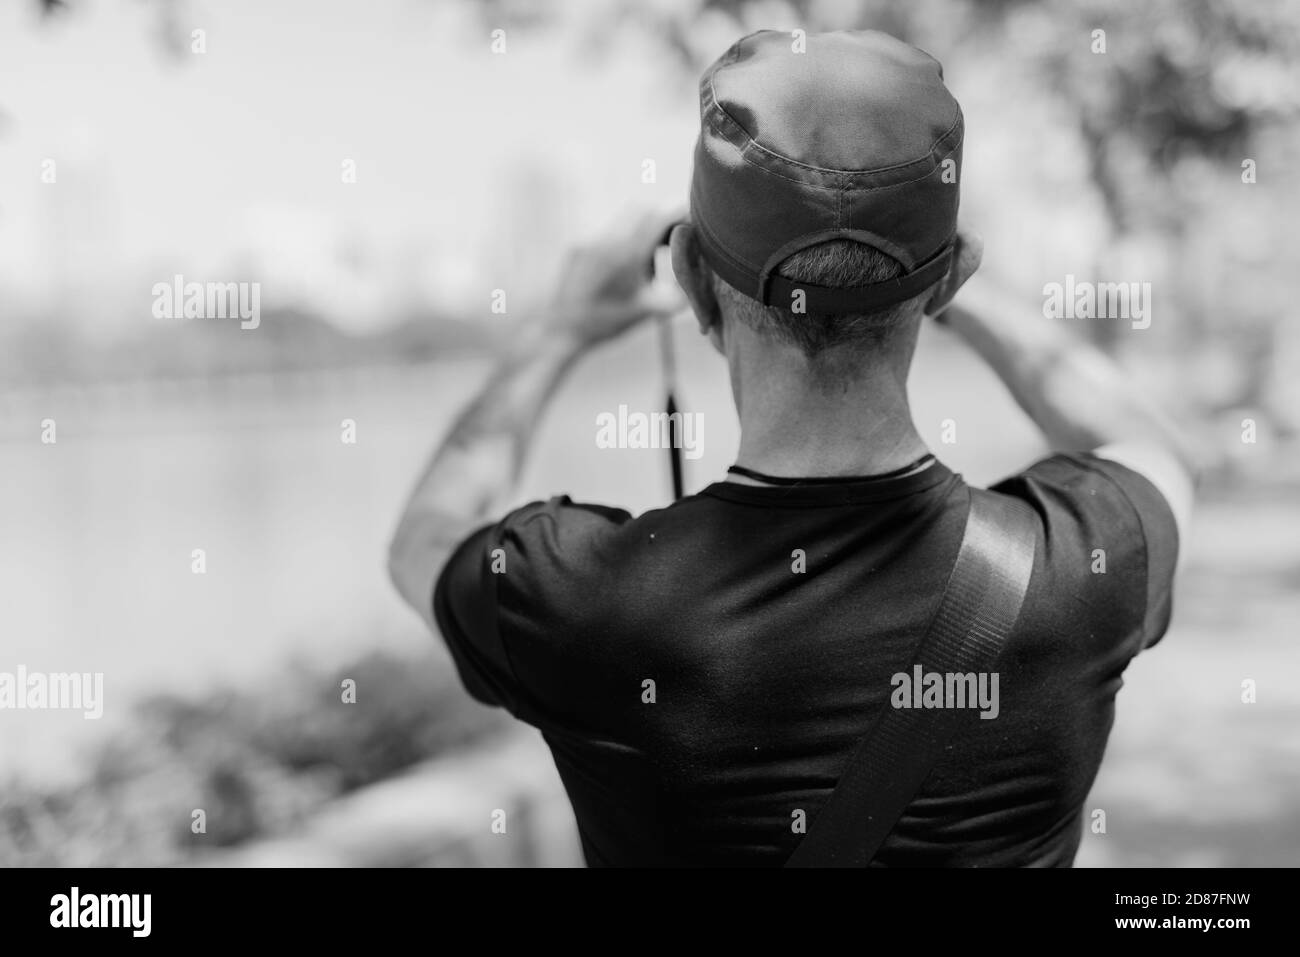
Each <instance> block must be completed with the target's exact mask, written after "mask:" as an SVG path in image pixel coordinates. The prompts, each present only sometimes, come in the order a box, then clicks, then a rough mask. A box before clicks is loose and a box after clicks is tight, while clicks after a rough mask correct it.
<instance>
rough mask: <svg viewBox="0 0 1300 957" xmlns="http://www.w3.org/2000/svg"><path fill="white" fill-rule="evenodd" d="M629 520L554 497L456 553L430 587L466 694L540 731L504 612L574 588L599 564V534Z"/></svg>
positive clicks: (479, 534)
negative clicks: (579, 577)
mask: <svg viewBox="0 0 1300 957" xmlns="http://www.w3.org/2000/svg"><path fill="white" fill-rule="evenodd" d="M630 518H631V516H630V515H629V513H627V512H626V511H623V510H622V509H614V508H606V507H603V506H599V505H586V504H579V503H575V502H573V501H572V500H571V499H570V498H569V497H568V496H567V495H563V496H557V497H555V498H552V499H550V500H548V501H544V502H543V501H538V502H532V503H530V504H528V505H525V506H523V507H522V508H518V509H516V510H514V511H513V512H510V513H509V514H508V515H506V516H505V518H503V519H502V520H501V521H499V522H497V523H495V524H493V525H487V526H484V527H483V528H480V529H478V530H477V531H475V532H474V533H472V534H471V535H470V536H469V537H468V538H466V539H465V540H464V541H463V542H462V543H461V544H460V545H459V546H458V547H457V548H456V550H455V551H454V552H453V553H452V555H451V557H450V558H449V559H448V561H447V564H446V565H445V566H444V567H443V570H442V572H441V574H440V575H439V576H438V581H437V584H436V585H435V586H434V593H433V613H434V619H435V621H436V622H437V624H438V628H439V631H440V632H441V633H442V637H443V640H444V641H445V642H446V643H447V647H448V649H449V650H450V652H451V656H452V659H453V661H454V662H455V665H456V669H457V671H458V672H459V674H460V678H461V682H462V683H463V684H464V685H465V689H466V690H467V691H468V692H469V693H470V694H471V695H473V696H474V697H475V698H476V699H478V700H479V701H481V702H483V703H484V704H489V705H496V706H499V707H502V708H505V709H506V710H507V711H509V712H510V713H511V714H513V715H515V716H516V717H518V718H520V719H522V720H524V721H527V722H529V723H530V724H534V725H537V726H542V725H543V720H544V715H543V714H542V709H541V707H540V706H539V704H538V703H537V702H536V701H535V700H533V699H532V697H531V695H530V693H529V690H528V688H527V687H526V686H524V685H522V684H521V682H520V680H519V676H518V675H517V674H516V672H515V662H514V661H513V660H512V658H511V650H510V642H509V640H508V637H507V635H506V634H505V633H506V632H507V631H508V629H507V628H505V627H503V623H502V617H503V610H504V609H505V608H506V606H507V605H508V606H509V614H510V615H512V616H517V615H519V614H524V615H527V614H528V612H529V606H530V605H536V606H537V607H538V609H539V610H540V609H541V607H543V606H544V605H546V603H547V592H548V591H550V592H556V591H562V590H564V589H566V588H571V587H573V582H574V579H575V577H577V574H578V571H579V570H581V569H584V568H587V567H589V566H590V564H591V563H592V561H593V560H598V556H596V555H595V554H594V553H595V552H596V551H597V550H598V548H599V541H600V538H601V536H602V534H604V533H607V532H608V531H610V530H612V529H616V528H617V527H618V526H620V525H621V524H622V523H624V522H626V521H627V520H629V519H630Z"/></svg>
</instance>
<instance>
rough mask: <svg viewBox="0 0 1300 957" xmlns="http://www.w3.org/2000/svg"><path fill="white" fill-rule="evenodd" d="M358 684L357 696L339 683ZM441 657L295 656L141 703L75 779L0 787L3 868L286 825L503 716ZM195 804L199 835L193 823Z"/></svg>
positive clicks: (144, 859) (143, 859)
mask: <svg viewBox="0 0 1300 957" xmlns="http://www.w3.org/2000/svg"><path fill="white" fill-rule="evenodd" d="M344 678H351V679H354V680H355V681H356V688H357V696H356V703H355V704H345V703H343V702H342V700H341V698H342V692H341V690H340V688H341V682H342V681H343V679H344ZM507 722H508V719H507V718H506V716H505V715H504V713H502V712H499V711H495V710H493V709H488V708H484V707H482V706H481V705H478V704H476V703H475V702H473V701H472V699H470V698H469V697H468V696H467V695H465V693H464V692H463V690H462V689H461V688H460V686H459V683H458V681H457V679H456V677H455V675H454V673H453V672H452V671H451V669H449V668H447V667H446V663H445V661H444V660H443V659H441V658H438V657H437V656H435V655H434V654H433V653H432V652H430V653H428V654H424V655H420V656H417V657H414V658H409V657H399V656H394V655H391V654H380V653H372V654H370V655H368V656H366V657H364V658H362V659H361V660H360V661H358V662H356V663H355V664H353V665H351V666H349V667H347V668H343V669H339V670H338V671H337V672H335V673H330V674H323V673H321V672H319V671H318V670H313V669H312V668H311V667H310V666H306V665H302V664H296V665H290V666H287V667H286V668H285V671H284V673H283V674H281V675H279V676H277V678H276V679H275V680H272V681H268V682H267V683H266V685H265V686H260V687H245V688H239V689H225V690H222V691H219V692H216V693H213V694H210V695H207V696H205V697H201V698H198V699H185V698H180V697H177V696H175V695H158V696H155V697H152V698H149V699H147V700H145V701H143V702H142V703H141V704H140V705H139V706H138V708H137V710H136V712H135V714H134V716H133V720H132V721H131V723H130V726H129V728H127V729H126V730H125V731H123V732H122V733H121V734H119V735H118V736H116V737H115V738H114V739H113V740H111V741H110V742H109V743H108V745H107V746H106V747H103V748H99V749H96V750H95V752H94V754H93V756H92V759H91V762H90V764H89V766H88V771H87V773H86V775H85V778H84V779H83V780H80V781H77V782H74V783H72V784H68V785H64V786H60V787H57V788H42V787H40V786H36V785H32V784H30V783H25V782H23V781H21V780H19V781H9V782H7V783H6V784H4V786H3V789H2V790H0V794H2V795H3V796H2V797H0V865H4V866H16V865H24V866H106V865H113V866H122V865H140V866H161V865H170V864H176V863H181V862H184V861H185V860H186V859H187V857H189V856H190V855H193V854H194V853H196V852H198V851H201V850H206V849H211V848H214V847H225V846H230V845H234V844H238V843H241V842H243V841H247V840H250V839H253V838H257V837H263V836H267V835H271V834H278V833H282V832H284V831H285V830H286V829H288V828H290V827H292V826H293V825H294V823H295V822H298V821H300V820H302V819H303V818H304V816H306V815H308V814H309V813H311V812H312V811H314V810H315V809H317V808H319V807H321V806H322V805H323V804H324V803H325V802H327V801H329V800H331V799H333V798H335V797H337V796H339V795H341V794H344V793H346V792H348V791H351V790H354V789H356V788H359V787H362V786H364V785H367V784H370V783H372V782H374V781H378V780H381V779H383V778H385V777H388V776H390V775H392V774H395V773H397V772H399V771H401V770H403V769H405V768H408V767H410V766H412V765H414V764H416V763H417V762H420V761H424V760H427V759H430V758H434V757H438V756H440V755H444V754H447V753H450V752H454V751H458V750H461V749H463V748H466V747H467V746H470V745H473V744H475V743H477V742H480V741H482V740H484V739H485V738H486V737H488V736H491V735H493V734H495V733H497V732H499V731H501V730H502V729H504V728H505V727H506V726H507ZM196 808H202V809H203V810H204V811H205V812H206V823H207V831H206V833H204V834H194V833H192V832H191V821H192V818H191V815H192V813H193V811H194V809H196Z"/></svg>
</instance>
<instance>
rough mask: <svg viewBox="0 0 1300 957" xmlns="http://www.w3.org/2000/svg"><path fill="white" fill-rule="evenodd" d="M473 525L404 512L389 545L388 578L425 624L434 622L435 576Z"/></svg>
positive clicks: (436, 514) (449, 517)
mask: <svg viewBox="0 0 1300 957" xmlns="http://www.w3.org/2000/svg"><path fill="white" fill-rule="evenodd" d="M472 525H473V523H470V522H466V521H463V520H461V519H458V518H457V517H456V516H453V515H447V514H445V513H440V512H407V513H406V514H405V515H403V516H402V518H401V521H399V522H398V523H397V528H396V529H394V531H393V537H392V539H391V540H390V541H389V543H388V577H389V580H390V581H392V583H393V587H394V588H396V589H397V593H398V594H399V595H401V596H402V598H403V599H404V600H405V601H406V603H407V604H408V605H410V606H411V607H412V608H414V609H415V610H416V611H417V612H418V613H419V615H420V617H421V618H423V619H424V620H425V621H427V622H432V620H433V611H432V604H433V588H434V585H435V584H436V583H437V580H438V575H439V573H440V572H441V571H442V568H443V566H444V565H445V564H446V563H447V559H448V558H449V557H450V555H451V553H452V552H453V551H454V550H455V548H456V546H457V545H458V544H459V543H460V542H461V541H462V540H463V539H464V537H465V535H466V534H468V532H469V531H470V530H471V529H472Z"/></svg>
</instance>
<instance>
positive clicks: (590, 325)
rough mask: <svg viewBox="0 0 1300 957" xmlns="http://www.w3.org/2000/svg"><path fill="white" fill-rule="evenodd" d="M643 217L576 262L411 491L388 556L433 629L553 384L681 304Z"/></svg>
mask: <svg viewBox="0 0 1300 957" xmlns="http://www.w3.org/2000/svg"><path fill="white" fill-rule="evenodd" d="M680 218H681V213H680V212H676V213H674V214H673V215H671V216H664V215H660V214H655V215H647V216H644V217H642V218H641V219H640V220H639V221H637V222H636V223H635V224H634V225H633V226H632V227H631V228H630V229H628V230H626V231H625V232H623V233H621V234H619V235H616V236H613V237H610V238H609V239H608V240H607V241H605V242H602V243H601V244H599V245H598V246H591V247H585V248H581V249H578V250H575V251H574V252H573V254H572V255H571V256H570V259H569V261H568V263H567V265H566V268H565V271H564V274H563V275H562V277H561V281H560V286H559V290H558V293H557V295H556V297H555V300H554V302H553V304H552V306H551V308H550V309H549V310H548V312H547V314H546V316H545V317H543V318H542V319H540V320H539V321H537V322H535V323H533V324H530V325H529V326H528V327H526V328H525V329H524V330H523V331H522V333H521V334H520V335H519V336H518V337H516V338H515V339H514V340H513V341H512V342H511V344H510V346H509V347H508V349H507V350H506V353H505V355H504V356H503V357H501V359H500V360H499V361H498V364H497V368H496V369H495V371H494V372H493V373H492V374H491V375H490V376H489V377H488V381H487V383H486V384H485V385H484V386H483V387H482V389H480V391H479V393H478V395H477V396H476V397H475V398H474V399H473V400H472V401H471V402H470V404H469V406H468V407H467V408H466V410H465V411H464V412H463V413H461V415H460V417H459V418H458V419H457V421H456V424H455V425H454V426H453V427H452V429H451V431H450V432H449V433H448V434H447V437H446V438H445V439H444V440H443V442H442V444H441V445H440V446H439V447H438V449H437V450H436V451H435V452H434V455H433V458H432V460H431V462H430V463H429V465H428V467H427V468H426V469H425V471H424V472H423V474H422V475H421V476H420V478H419V480H418V481H417V482H416V485H415V488H414V490H412V492H411V495H410V498H409V500H408V501H407V503H406V507H405V508H404V509H403V511H402V516H401V519H400V520H399V521H398V523H397V529H396V530H395V531H394V533H393V538H392V542H391V544H390V545H389V550H388V572H389V575H390V577H391V578H392V580H393V584H394V585H395V586H396V588H397V590H398V592H399V593H400V594H401V596H402V598H403V599H405V600H406V602H407V604H409V605H410V606H411V607H412V608H414V609H415V610H416V611H417V612H418V613H419V615H420V617H421V618H423V619H424V621H425V622H426V623H428V624H429V625H430V627H432V626H433V608H432V596H433V587H434V584H435V582H436V581H437V577H438V574H439V572H440V571H441V569H442V566H443V564H444V562H445V561H446V559H447V557H448V556H449V555H450V553H451V551H452V550H453V549H454V548H455V547H456V545H458V544H459V543H460V542H461V541H462V540H463V539H464V538H465V537H466V535H467V534H468V533H469V532H471V531H473V529H474V528H476V527H477V526H479V525H481V524H483V523H484V522H485V521H487V520H488V519H489V518H490V516H491V510H492V508H494V507H495V506H497V505H498V504H499V503H500V501H501V500H502V499H503V498H505V497H506V496H507V495H508V494H509V493H510V492H511V491H512V490H513V488H514V485H515V481H516V479H517V478H518V476H519V472H520V470H521V468H522V465H523V462H524V459H525V457H526V455H527V453H528V447H529V445H530V443H531V440H532V437H533V435H534V433H535V432H536V429H537V424H538V422H539V420H540V419H541V416H542V412H543V411H544V410H545V408H546V406H547V404H548V403H549V401H550V399H551V397H552V395H554V393H555V390H556V388H557V387H558V386H559V384H560V382H561V381H562V379H563V377H564V374H565V373H566V372H567V371H568V369H569V368H570V367H571V366H572V365H573V363H574V362H575V361H576V360H577V359H578V358H579V357H580V356H581V355H582V354H583V353H585V352H586V351H587V350H588V349H590V348H592V347H593V346H595V345H597V344H599V343H601V342H603V341H605V340H607V339H611V338H613V337H615V336H617V335H619V334H620V333H622V332H623V331H625V330H626V329H629V328H630V327H632V326H633V325H635V324H636V323H638V322H640V321H642V320H644V319H647V318H650V317H654V316H663V315H667V314H669V313H670V312H672V311H675V310H676V309H678V308H680V301H679V300H678V299H676V298H672V299H669V298H665V297H664V296H662V295H658V294H656V293H655V292H654V291H652V290H651V288H650V286H649V285H648V283H647V273H646V266H647V263H649V262H650V261H651V257H652V256H653V254H654V249H655V246H656V244H657V243H658V241H659V239H660V238H661V237H662V236H663V233H664V231H665V229H667V228H668V226H669V225H670V224H671V223H673V222H675V221H677V220H679V219H680Z"/></svg>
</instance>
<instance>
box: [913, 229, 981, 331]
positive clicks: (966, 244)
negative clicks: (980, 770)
mask: <svg viewBox="0 0 1300 957" xmlns="http://www.w3.org/2000/svg"><path fill="white" fill-rule="evenodd" d="M983 258H984V240H983V239H981V238H980V236H979V234H978V233H976V232H974V231H972V230H970V229H968V228H966V226H964V225H961V226H958V228H957V239H956V241H955V242H954V243H953V251H952V265H951V266H949V267H948V275H946V276H944V277H943V279H941V280H939V283H938V285H936V286H935V289H934V294H933V295H932V296H931V297H930V299H929V300H928V301H927V302H926V304H925V314H926V315H927V316H935V315H938V314H939V313H941V312H943V310H945V309H947V308H948V304H949V303H950V302H952V298H953V296H955V295H957V290H958V289H960V288H961V287H962V286H963V285H964V284H965V282H966V280H967V279H969V278H970V277H971V276H973V275H975V270H977V269H979V268H980V262H981V260H983Z"/></svg>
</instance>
